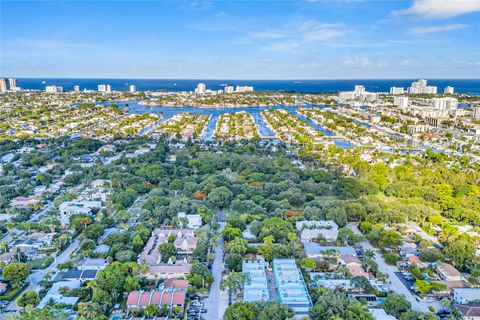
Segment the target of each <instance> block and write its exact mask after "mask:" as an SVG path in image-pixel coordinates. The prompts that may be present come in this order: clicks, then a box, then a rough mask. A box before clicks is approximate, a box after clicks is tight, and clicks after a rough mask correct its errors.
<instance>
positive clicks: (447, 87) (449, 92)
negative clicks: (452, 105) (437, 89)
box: [443, 86, 453, 94]
mask: <svg viewBox="0 0 480 320" xmlns="http://www.w3.org/2000/svg"><path fill="white" fill-rule="evenodd" d="M443 93H445V94H453V87H450V86H446V87H445V89H443Z"/></svg>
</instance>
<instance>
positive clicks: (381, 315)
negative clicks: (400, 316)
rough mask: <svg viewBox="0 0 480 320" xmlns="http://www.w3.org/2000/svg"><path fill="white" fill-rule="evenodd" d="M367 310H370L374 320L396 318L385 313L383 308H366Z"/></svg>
mask: <svg viewBox="0 0 480 320" xmlns="http://www.w3.org/2000/svg"><path fill="white" fill-rule="evenodd" d="M368 312H370V314H371V315H372V316H373V317H374V318H375V319H376V320H397V318H395V317H394V316H391V315H389V314H387V313H386V312H385V310H383V309H368Z"/></svg>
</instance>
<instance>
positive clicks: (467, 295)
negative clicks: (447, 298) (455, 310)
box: [452, 288, 480, 304]
mask: <svg viewBox="0 0 480 320" xmlns="http://www.w3.org/2000/svg"><path fill="white" fill-rule="evenodd" d="M452 290H453V300H454V301H455V303H458V304H470V303H472V302H478V303H480V288H453V289H452Z"/></svg>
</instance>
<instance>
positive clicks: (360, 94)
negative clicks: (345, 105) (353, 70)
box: [339, 85, 378, 101]
mask: <svg viewBox="0 0 480 320" xmlns="http://www.w3.org/2000/svg"><path fill="white" fill-rule="evenodd" d="M339 97H340V100H343V101H347V100H355V99H357V100H359V101H375V100H377V99H378V93H375V92H368V91H366V90H365V87H364V86H360V85H356V86H355V89H354V91H342V92H340V94H339Z"/></svg>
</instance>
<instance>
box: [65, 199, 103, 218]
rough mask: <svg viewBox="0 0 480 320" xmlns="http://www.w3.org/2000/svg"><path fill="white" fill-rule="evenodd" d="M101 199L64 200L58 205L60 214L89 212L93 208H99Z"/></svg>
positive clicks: (68, 214)
mask: <svg viewBox="0 0 480 320" xmlns="http://www.w3.org/2000/svg"><path fill="white" fill-rule="evenodd" d="M101 207H102V202H101V201H65V202H63V203H62V204H60V206H59V207H58V209H59V211H60V214H62V215H64V216H71V215H74V214H82V213H83V214H91V213H92V210H93V209H100V208H101Z"/></svg>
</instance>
